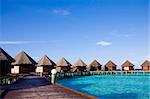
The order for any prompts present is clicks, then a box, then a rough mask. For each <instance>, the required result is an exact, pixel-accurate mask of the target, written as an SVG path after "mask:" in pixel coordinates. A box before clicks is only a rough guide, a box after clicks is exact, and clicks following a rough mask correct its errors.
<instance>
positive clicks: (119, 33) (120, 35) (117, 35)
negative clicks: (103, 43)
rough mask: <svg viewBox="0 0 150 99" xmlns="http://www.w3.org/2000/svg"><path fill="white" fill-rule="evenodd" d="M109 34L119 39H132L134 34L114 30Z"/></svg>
mask: <svg viewBox="0 0 150 99" xmlns="http://www.w3.org/2000/svg"><path fill="white" fill-rule="evenodd" d="M109 34H110V35H111V36H114V37H119V38H120V37H122V38H132V37H133V33H132V34H131V33H123V32H121V31H119V30H112V31H110V32H109Z"/></svg>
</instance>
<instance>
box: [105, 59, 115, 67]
mask: <svg viewBox="0 0 150 99" xmlns="http://www.w3.org/2000/svg"><path fill="white" fill-rule="evenodd" d="M105 66H106V67H116V66H117V65H116V64H115V63H114V62H112V61H111V60H109V61H108V62H107V63H106V64H105Z"/></svg>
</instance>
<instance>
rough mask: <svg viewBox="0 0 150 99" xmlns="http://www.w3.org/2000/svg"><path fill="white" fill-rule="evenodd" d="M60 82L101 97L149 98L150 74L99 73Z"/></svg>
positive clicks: (122, 98)
mask: <svg viewBox="0 0 150 99" xmlns="http://www.w3.org/2000/svg"><path fill="white" fill-rule="evenodd" d="M58 83H59V84H61V85H64V86H67V87H69V88H71V89H74V90H77V91H80V92H82V93H85V94H90V95H93V96H97V97H99V98H101V99H110V98H111V99H114V98H115V99H120V98H121V99H149V98H150V76H148V75H146V76H144V75H138V76H137V75H97V76H82V77H76V78H67V79H62V80H59V81H58Z"/></svg>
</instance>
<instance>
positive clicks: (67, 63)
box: [57, 57, 71, 67]
mask: <svg viewBox="0 0 150 99" xmlns="http://www.w3.org/2000/svg"><path fill="white" fill-rule="evenodd" d="M57 66H59V67H62V66H69V67H70V66H71V64H70V63H69V62H68V61H67V60H66V59H65V58H64V57H62V58H61V59H60V60H59V61H58V63H57Z"/></svg>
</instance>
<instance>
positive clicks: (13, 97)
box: [4, 76, 95, 99]
mask: <svg viewBox="0 0 150 99" xmlns="http://www.w3.org/2000/svg"><path fill="white" fill-rule="evenodd" d="M5 89H8V90H9V91H8V93H7V94H6V95H5V96H4V99H31V98H32V99H94V98H95V97H93V96H88V95H85V94H82V93H79V92H76V91H74V90H71V89H69V88H65V87H63V86H60V85H59V84H55V85H50V84H49V82H48V81H47V80H46V79H44V78H40V77H37V76H28V77H25V78H23V79H21V80H18V81H17V82H16V83H14V84H12V85H9V86H5Z"/></svg>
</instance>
